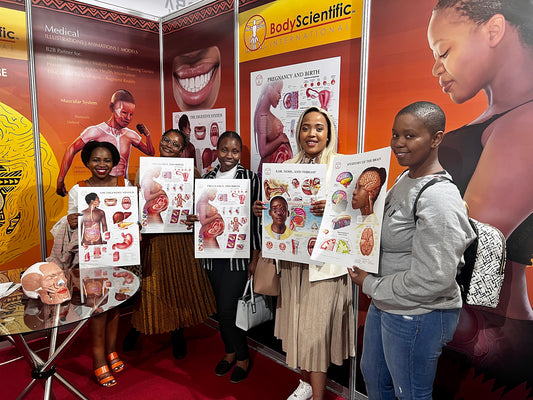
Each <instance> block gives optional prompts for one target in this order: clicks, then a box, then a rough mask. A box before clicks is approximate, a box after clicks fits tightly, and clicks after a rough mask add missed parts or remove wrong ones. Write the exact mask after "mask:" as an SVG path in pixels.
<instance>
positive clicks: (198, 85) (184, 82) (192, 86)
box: [178, 68, 214, 93]
mask: <svg viewBox="0 0 533 400" xmlns="http://www.w3.org/2000/svg"><path fill="white" fill-rule="evenodd" d="M213 71H214V68H213V69H212V70H210V71H209V72H207V73H206V74H202V75H198V76H196V77H194V78H185V79H179V78H178V82H179V84H180V85H181V87H182V88H183V89H185V90H186V91H187V92H191V93H196V92H199V91H200V90H202V89H203V88H204V87H206V85H207V84H208V83H209V81H210V80H211V76H213Z"/></svg>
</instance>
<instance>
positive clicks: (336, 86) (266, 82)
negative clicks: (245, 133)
mask: <svg viewBox="0 0 533 400" xmlns="http://www.w3.org/2000/svg"><path fill="white" fill-rule="evenodd" d="M340 63H341V58H340V57H333V58H327V59H323V60H316V61H309V62H305V63H301V64H294V65H288V66H284V67H279V68H272V69H268V70H263V71H257V72H252V73H251V74H250V79H251V82H250V87H251V89H250V90H251V93H250V99H251V127H250V129H251V130H250V132H252V134H251V146H250V153H251V165H252V170H253V171H255V172H258V173H261V165H263V164H264V163H282V162H283V161H285V160H288V159H289V158H292V156H293V155H294V154H296V152H297V145H296V124H297V123H298V118H299V117H300V114H301V113H302V111H303V110H305V109H306V108H309V107H311V106H316V107H320V108H322V109H324V110H326V111H328V112H329V114H330V115H331V117H332V118H333V120H334V121H335V125H336V124H337V121H338V116H339V93H340V82H339V76H340Z"/></svg>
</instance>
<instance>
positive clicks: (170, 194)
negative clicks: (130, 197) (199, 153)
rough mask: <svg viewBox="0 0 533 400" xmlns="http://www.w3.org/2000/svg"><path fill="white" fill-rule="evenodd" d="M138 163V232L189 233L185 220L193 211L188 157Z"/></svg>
mask: <svg viewBox="0 0 533 400" xmlns="http://www.w3.org/2000/svg"><path fill="white" fill-rule="evenodd" d="M139 161H140V168H139V184H140V191H139V213H140V215H141V225H142V230H141V232H142V233H170V232H190V231H188V230H187V226H186V225H185V220H187V215H188V214H189V213H190V212H191V211H192V209H193V187H194V167H193V160H192V158H173V157H141V158H140V159H139Z"/></svg>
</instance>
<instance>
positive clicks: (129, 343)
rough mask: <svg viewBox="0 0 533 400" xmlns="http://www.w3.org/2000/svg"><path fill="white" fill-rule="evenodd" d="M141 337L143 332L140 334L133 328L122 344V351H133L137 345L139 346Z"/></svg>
mask: <svg viewBox="0 0 533 400" xmlns="http://www.w3.org/2000/svg"><path fill="white" fill-rule="evenodd" d="M140 335H141V332H139V331H138V330H136V329H135V328H131V329H130V331H129V332H128V333H127V334H126V337H125V338H124V341H123V342H122V350H123V351H124V352H127V351H131V350H133V349H134V348H135V344H137V339H139V336H140Z"/></svg>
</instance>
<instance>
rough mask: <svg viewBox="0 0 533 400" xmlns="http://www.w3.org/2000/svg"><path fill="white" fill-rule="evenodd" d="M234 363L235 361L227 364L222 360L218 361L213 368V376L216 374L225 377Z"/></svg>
mask: <svg viewBox="0 0 533 400" xmlns="http://www.w3.org/2000/svg"><path fill="white" fill-rule="evenodd" d="M235 362H236V361H235V360H233V361H232V362H227V361H226V360H224V359H222V360H220V361H219V362H218V364H217V366H216V367H215V374H217V376H224V375H226V374H227V373H228V372H230V371H231V369H232V368H233V366H234V365H235ZM232 376H233V374H232Z"/></svg>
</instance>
